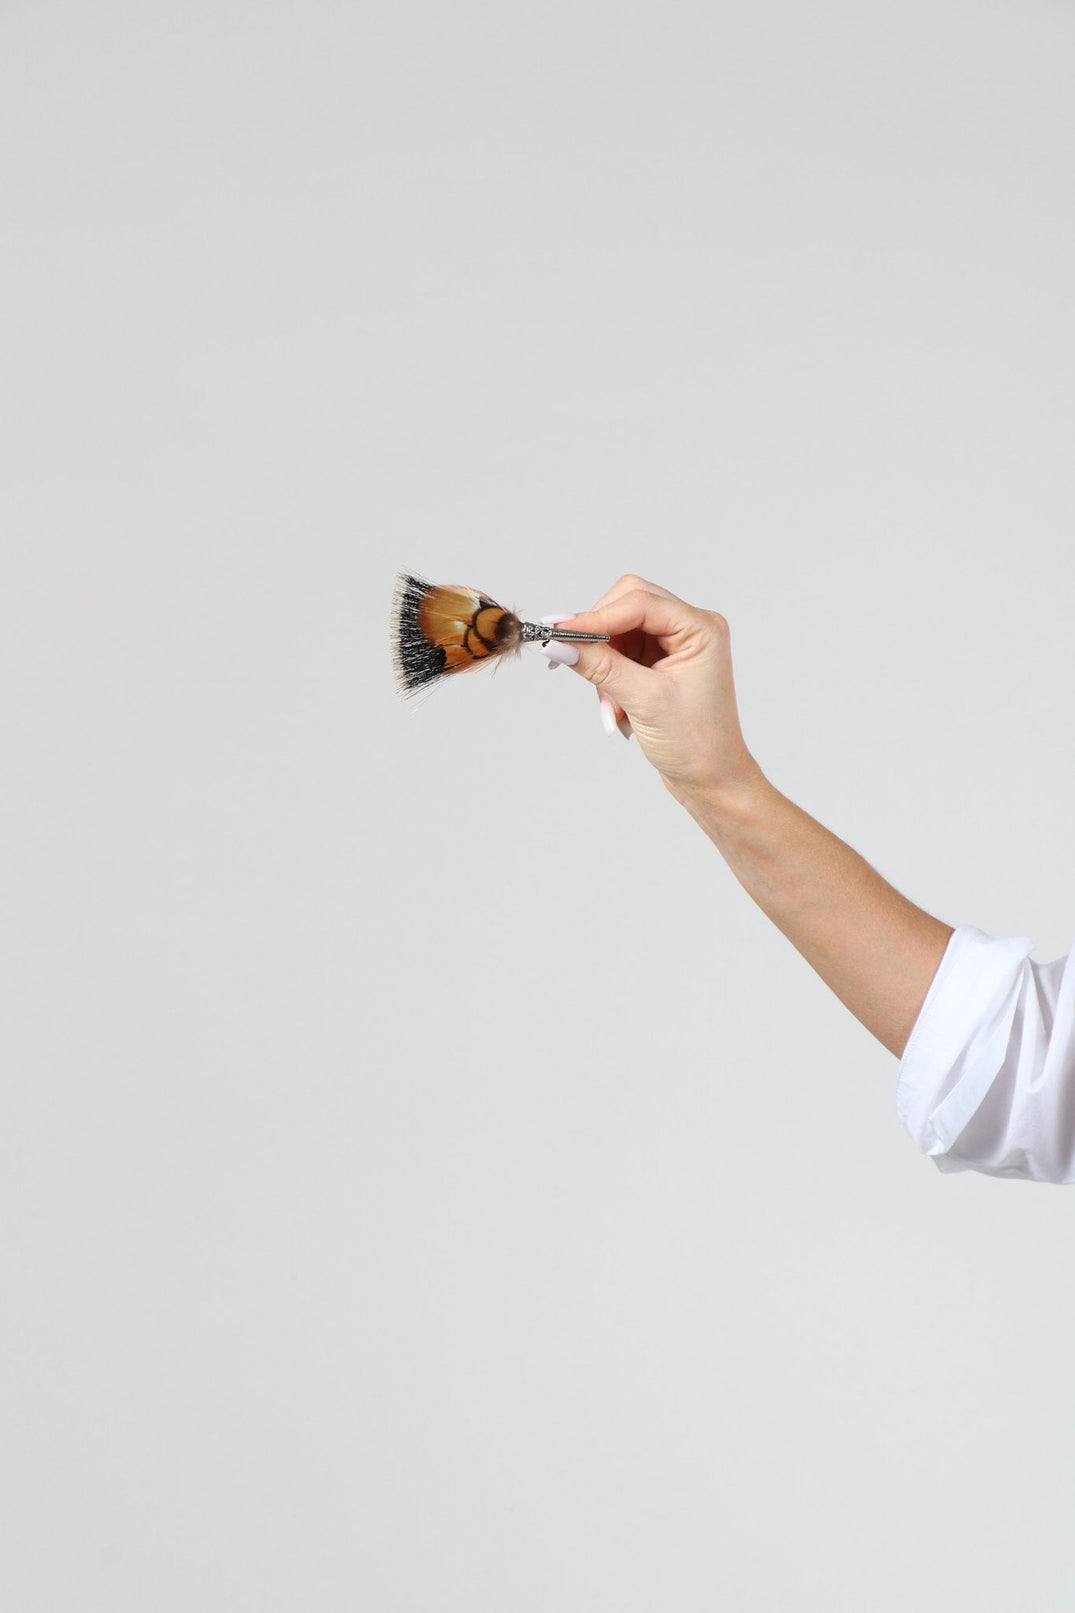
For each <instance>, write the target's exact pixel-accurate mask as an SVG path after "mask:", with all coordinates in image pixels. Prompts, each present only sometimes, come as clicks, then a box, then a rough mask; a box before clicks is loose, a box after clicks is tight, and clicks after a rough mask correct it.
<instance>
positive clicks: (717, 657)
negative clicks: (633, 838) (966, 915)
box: [557, 577, 953, 1058]
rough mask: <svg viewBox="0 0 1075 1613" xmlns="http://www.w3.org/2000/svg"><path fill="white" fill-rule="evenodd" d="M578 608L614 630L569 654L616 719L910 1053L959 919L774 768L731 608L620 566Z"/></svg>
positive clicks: (794, 928)
mask: <svg viewBox="0 0 1075 1613" xmlns="http://www.w3.org/2000/svg"><path fill="white" fill-rule="evenodd" d="M569 620H570V621H571V623H572V625H573V626H577V627H579V628H580V629H582V630H584V631H590V632H600V633H610V634H611V635H612V639H611V643H610V644H608V645H604V644H594V645H589V644H588V645H585V646H581V645H580V646H578V652H577V655H576V657H575V661H574V663H573V664H574V665H575V670H576V671H577V672H579V673H580V674H581V675H582V676H583V677H585V678H587V679H588V680H589V681H590V682H591V683H593V684H595V685H596V686H597V688H598V691H599V693H600V695H601V698H602V701H603V702H604V703H605V704H606V705H607V706H608V707H609V708H610V710H609V714H608V716H609V720H608V723H607V726H608V728H609V730H610V732H614V731H615V728H614V719H616V720H619V721H620V722H621V723H622V721H623V719H624V717H625V716H626V718H627V720H628V721H629V723H630V729H631V731H633V732H634V733H635V734H636V735H637V737H638V741H639V744H640V745H641V747H642V749H643V750H644V751H645V753H646V755H647V757H648V759H649V760H650V761H651V762H652V763H653V765H654V766H655V767H656V768H657V770H658V772H659V773H660V775H661V778H662V780H663V782H664V784H665V787H666V788H667V789H668V790H669V792H670V793H671V794H672V795H673V796H674V797H675V799H676V800H678V801H679V802H680V804H681V805H682V806H684V807H685V808H686V809H687V811H688V812H689V813H690V814H691V816H692V817H693V818H694V819H695V821H696V822H697V823H698V824H699V826H700V827H701V828H702V829H703V830H704V831H705V833H706V834H707V835H708V836H709V838H710V840H712V842H713V844H714V845H715V846H716V847H717V850H718V851H719V852H720V853H721V855H722V856H723V857H724V859H725V861H726V862H727V864H728V866H729V868H730V869H731V870H732V872H733V874H734V875H735V877H736V878H737V879H738V880H739V883H740V884H741V885H742V886H743V888H744V889H745V890H746V891H747V892H748V893H749V895H750V896H752V897H753V899H754V901H755V902H757V904H758V906H759V907H760V908H761V909H762V911H763V912H764V913H765V914H766V915H767V917H768V918H770V919H771V920H772V921H773V923H774V924H775V925H776V926H777V928H778V929H779V930H780V931H781V932H782V933H783V934H784V935H786V936H787V938H788V940H789V941H790V942H791V943H792V945H793V946H794V947H796V948H797V949H798V951H799V952H801V953H802V955H803V957H804V958H805V959H806V961H807V963H809V964H810V966H811V968H812V969H814V970H815V971H816V973H817V974H818V975H820V977H821V979H822V980H824V981H825V983H826V985H827V986H829V987H830V988H831V990H832V991H834V992H835V993H836V995H837V997H839V999H840V1001H841V1002H842V1003H843V1004H844V1005H845V1007H847V1008H849V1009H850V1011H851V1012H852V1013H853V1014H854V1015H855V1017H856V1018H857V1019H858V1020H860V1021H861V1022H862V1024H863V1025H865V1026H866V1029H867V1030H869V1031H870V1032H871V1033H872V1034H873V1035H874V1036H876V1037H877V1039H878V1041H880V1042H881V1043H883V1045H884V1046H885V1047H886V1048H888V1050H889V1052H891V1053H894V1054H895V1055H896V1057H897V1058H900V1057H902V1054H903V1050H904V1047H905V1045H906V1043H907V1039H908V1037H909V1036H910V1033H911V1030H912V1028H913V1026H914V1023H915V1020H916V1019H917V1017H918V1014H919V1012H920V1010H921V1008H922V1005H923V1003H924V1001H925V998H926V993H927V992H928V990H929V987H930V983H931V981H932V980H933V977H934V975H935V974H936V973H937V969H938V967H939V965H940V962H941V958H942V957H943V955H944V952H945V949H946V947H947V945H948V941H949V939H950V937H951V935H952V934H953V930H952V926H951V925H948V924H944V923H942V922H941V921H940V920H938V919H935V918H931V917H930V915H929V914H928V913H924V912H922V910H921V909H920V908H917V907H915V906H914V905H913V903H911V902H909V901H908V900H907V899H906V897H904V896H901V895H900V893H899V892H898V891H896V890H894V889H893V888H892V886H891V885H889V884H887V883H886V882H885V880H883V879H882V878H881V876H880V874H878V873H877V872H876V871H875V870H874V869H873V868H871V867H870V865H869V864H868V863H867V862H865V861H864V860H863V858H862V857H860V856H859V855H858V853H857V852H855V851H853V850H852V849H851V847H850V846H847V845H845V844H844V843H843V841H841V840H838V839H837V837H836V836H835V835H834V834H831V833H830V832H829V830H828V829H825V828H824V827H823V826H822V825H821V824H820V823H817V822H816V821H815V820H814V819H813V818H811V817H810V816H809V815H808V814H807V813H806V812H803V811H802V810H801V809H800V808H799V807H797V806H795V805H794V803H793V802H791V801H789V800H788V799H787V798H786V797H785V796H783V795H781V794H780V792H779V790H777V789H775V788H774V787H773V785H772V784H770V783H769V781H768V780H767V779H766V777H765V776H764V774H763V773H762V771H761V768H760V767H759V766H758V764H757V762H756V761H755V760H754V758H753V756H752V755H751V754H750V752H749V751H748V750H747V747H746V744H745V742H744V740H743V735H742V731H741V729H740V726H739V715H738V710H737V706H736V700H735V689H734V682H733V677H732V662H731V641H730V633H729V629H728V624H727V622H726V621H725V620H724V618H723V617H722V616H719V615H717V614H716V613H714V612H712V611H701V610H696V609H694V608H693V607H692V606H689V605H687V604H685V603H684V601H683V600H681V599H678V598H677V597H676V596H675V595H674V594H670V593H669V592H668V591H667V590H666V589H663V588H659V587H658V586H657V585H656V584H654V583H649V582H645V581H643V579H642V578H639V577H623V578H621V579H620V581H619V582H618V583H616V584H615V586H614V587H613V588H611V589H610V590H609V592H608V593H607V594H606V595H605V596H604V598H603V599H602V600H601V601H599V603H598V605H597V606H596V607H595V608H594V610H593V611H588V612H586V613H585V614H583V615H579V616H576V617H572V618H569ZM564 648H565V647H564V646H561V647H560V651H559V652H558V655H557V658H558V659H564V658H565V657H564V654H563V651H564ZM574 648H575V647H574V646H572V649H574Z"/></svg>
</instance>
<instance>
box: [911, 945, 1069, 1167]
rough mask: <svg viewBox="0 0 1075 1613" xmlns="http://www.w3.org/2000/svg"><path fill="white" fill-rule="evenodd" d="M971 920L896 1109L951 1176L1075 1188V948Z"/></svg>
mask: <svg viewBox="0 0 1075 1613" xmlns="http://www.w3.org/2000/svg"><path fill="white" fill-rule="evenodd" d="M1033 947H1034V943H1033V941H1031V940H1030V938H1029V936H1025V935H1022V936H1018V937H1015V938H1008V939H1004V940H997V939H995V938H994V937H993V936H991V935H986V934H985V933H984V931H982V930H976V929H974V928H973V926H972V925H969V924H964V925H961V926H960V927H959V928H958V929H957V930H955V931H954V933H953V934H952V936H951V938H950V939H949V942H948V946H947V948H946V950H945V954H944V957H943V958H942V959H941V963H940V967H939V968H938V970H937V973H936V975H935V976H934V978H933V983H932V985H931V986H930V988H929V991H928V993H927V995H926V1000H925V1002H924V1003H923V1004H922V1008H921V1011H920V1013H919V1016H918V1018H917V1020H916V1021H915V1026H914V1029H913V1030H912V1032H911V1036H910V1039H909V1041H908V1043H907V1046H906V1047H905V1048H904V1050H903V1058H902V1059H901V1061H900V1073H899V1079H898V1081H897V1084H896V1112H897V1114H898V1115H899V1117H900V1119H901V1120H902V1122H903V1124H904V1125H905V1126H906V1128H907V1130H908V1131H909V1132H910V1134H911V1136H912V1137H913V1138H914V1141H915V1142H916V1143H917V1144H918V1146H919V1148H920V1149H921V1150H922V1152H923V1153H924V1154H928V1155H929V1157H930V1158H931V1159H932V1160H933V1163H934V1164H935V1165H936V1166H937V1168H938V1169H939V1170H942V1171H968V1170H971V1171H983V1172H984V1173H985V1174H986V1175H987V1176H1021V1177H1025V1178H1029V1179H1030V1180H1032V1181H1035V1182H1075V951H1073V952H1072V954H1071V956H1070V957H1067V958H1058V959H1057V960H1056V962H1055V963H1034V962H1033V961H1032V960H1031V958H1030V953H1031V952H1032V951H1033Z"/></svg>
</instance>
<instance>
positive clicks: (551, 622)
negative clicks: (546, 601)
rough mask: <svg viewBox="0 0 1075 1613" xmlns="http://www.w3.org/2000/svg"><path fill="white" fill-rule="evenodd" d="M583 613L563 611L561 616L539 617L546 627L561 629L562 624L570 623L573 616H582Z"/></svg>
mask: <svg viewBox="0 0 1075 1613" xmlns="http://www.w3.org/2000/svg"><path fill="white" fill-rule="evenodd" d="M581 614H582V612H581V611H577V610H568V611H563V612H561V614H560V615H559V616H539V617H538V621H539V622H544V623H545V626H546V627H559V625H560V623H561V622H569V621H570V620H571V618H572V617H573V616H580V615H581Z"/></svg>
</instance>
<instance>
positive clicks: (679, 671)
mask: <svg viewBox="0 0 1075 1613" xmlns="http://www.w3.org/2000/svg"><path fill="white" fill-rule="evenodd" d="M557 620H558V622H559V623H560V624H561V625H563V626H568V625H570V626H571V627H573V628H576V629H578V630H579V631H580V632H585V633H609V634H611V635H612V637H611V642H610V643H609V644H575V645H572V646H571V648H572V649H575V650H577V651H578V660H577V661H575V662H574V663H573V670H574V671H575V672H578V673H579V674H580V675H581V676H582V677H584V678H586V679H587V681H588V682H590V683H592V684H594V685H595V687H596V688H597V691H598V694H599V695H600V697H601V699H602V701H605V702H608V704H609V705H610V706H611V709H612V715H613V717H614V718H615V719H616V721H617V722H620V723H621V724H622V720H623V718H624V717H626V719H627V721H628V722H629V723H630V726H631V729H632V730H633V732H634V734H635V736H636V738H637V739H638V743H639V744H640V745H641V747H642V749H643V750H644V751H645V753H646V756H647V757H648V759H649V760H650V761H651V762H652V763H653V766H654V767H655V768H656V769H657V771H658V773H659V774H660V775H661V778H662V779H663V781H664V784H665V786H666V788H667V789H668V790H669V791H670V792H671V793H672V795H674V796H675V797H676V798H677V800H683V799H684V798H685V797H688V796H694V795H696V794H698V793H700V792H715V793H718V794H720V793H724V792H726V791H735V790H738V789H740V788H741V787H742V786H743V785H744V784H748V783H753V782H755V781H756V780H757V779H758V778H760V776H761V769H760V768H759V767H758V764H757V763H756V762H755V760H754V758H753V756H751V754H750V752H749V751H748V750H747V747H746V743H745V741H744V739H743V734H742V730H741V728H740V726H739V712H738V709H737V706H736V701H735V684H734V681H733V678H732V654H731V635H730V632H729V628H728V623H727V622H726V621H725V619H724V617H723V616H719V615H718V614H717V613H716V611H708V610H696V609H695V608H694V607H693V606H692V605H688V604H686V603H685V602H684V601H683V600H682V599H678V598H677V597H676V595H675V594H672V593H669V591H668V589H667V588H661V587H659V586H658V585H657V584H656V583H652V582H646V581H645V579H644V578H642V577H634V576H627V577H621V578H620V580H619V582H617V583H615V584H614V585H613V586H612V587H611V588H610V589H609V591H608V593H607V594H605V595H604V596H603V598H601V599H599V600H598V602H597V604H596V605H595V606H594V608H593V610H591V611H586V612H585V613H583V614H582V615H580V616H571V617H566V618H565V617H558V618H557ZM554 642H555V641H554ZM567 647H568V646H567V645H562V646H560V650H561V652H562V651H563V650H566V649H567ZM551 648H552V646H550V649H551ZM556 659H565V660H566V657H563V656H562V654H560V655H557V656H556Z"/></svg>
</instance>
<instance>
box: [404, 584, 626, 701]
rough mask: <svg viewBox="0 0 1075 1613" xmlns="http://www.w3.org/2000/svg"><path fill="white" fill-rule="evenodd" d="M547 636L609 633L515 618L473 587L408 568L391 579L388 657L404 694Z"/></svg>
mask: <svg viewBox="0 0 1075 1613" xmlns="http://www.w3.org/2000/svg"><path fill="white" fill-rule="evenodd" d="M550 639H560V640H565V641H569V642H571V641H573V642H575V643H580V644H607V643H608V640H609V634H608V633H575V632H572V630H571V629H570V628H564V627H550V626H548V625H547V624H546V623H544V622H523V621H520V620H519V617H518V616H516V614H515V612H514V611H511V610H505V608H504V606H503V605H498V604H497V602H496V600H495V599H490V598H489V595H488V594H483V593H481V592H480V591H479V590H478V589H476V588H463V587H455V586H447V587H445V586H441V585H440V584H437V583H431V582H427V581H426V579H425V578H424V577H417V576H415V575H414V574H413V573H412V572H408V571H401V572H400V573H399V576H398V577H397V578H396V592H395V598H394V599H393V602H392V661H393V665H394V667H395V673H396V685H397V687H398V689H399V692H400V694H401V695H403V696H404V697H406V696H407V695H412V694H417V693H418V691H419V690H420V689H425V688H427V687H428V686H429V685H430V684H433V683H436V682H437V680H438V678H443V677H446V676H447V675H448V673H450V672H470V671H472V670H473V669H474V668H475V667H480V666H487V665H488V664H489V663H490V662H499V661H501V660H504V659H506V658H507V657H508V656H510V655H516V654H518V651H519V647H520V645H523V644H548V643H549V641H550Z"/></svg>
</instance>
